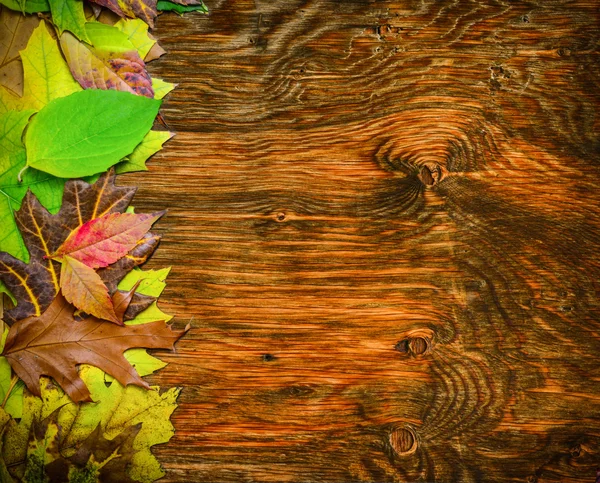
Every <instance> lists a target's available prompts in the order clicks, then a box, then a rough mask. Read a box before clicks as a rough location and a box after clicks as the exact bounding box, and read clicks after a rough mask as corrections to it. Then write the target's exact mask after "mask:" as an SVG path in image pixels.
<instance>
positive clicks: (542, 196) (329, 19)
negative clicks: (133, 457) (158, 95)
mask: <svg viewBox="0 0 600 483" xmlns="http://www.w3.org/2000/svg"><path fill="white" fill-rule="evenodd" d="M208 6H209V8H210V15H209V16H208V17H206V16H201V15H194V14H191V15H186V16H184V17H182V18H180V17H177V16H175V15H165V16H163V17H161V18H160V19H159V21H158V24H157V29H156V31H155V33H156V35H157V36H158V37H159V38H160V41H161V43H162V45H163V47H165V49H166V50H167V51H168V52H169V55H167V56H165V57H163V58H162V59H161V60H159V61H157V62H154V63H153V64H151V71H152V73H153V75H155V76H158V77H163V78H165V79H166V80H171V81H176V82H179V83H180V85H179V88H178V89H177V90H176V91H175V92H174V93H173V94H172V95H171V96H170V98H169V99H168V101H167V102H166V103H165V105H164V108H163V109H162V113H163V115H164V117H165V119H166V121H167V123H168V124H169V126H170V127H171V128H172V129H174V130H176V131H177V132H178V135H177V137H176V138H175V139H174V140H172V141H171V142H170V143H169V144H168V145H167V147H166V149H165V150H164V151H163V152H162V153H161V154H160V155H158V156H156V157H155V158H154V161H153V163H152V165H151V166H152V168H151V170H150V172H149V173H144V174H136V175H132V176H128V177H124V178H122V179H124V180H125V181H124V182H128V183H129V182H131V183H135V184H138V185H140V190H139V192H138V195H137V197H136V202H135V204H136V207H137V208H138V209H140V210H141V211H146V210H151V209H157V210H158V209H162V208H164V207H168V208H169V210H170V211H169V214H168V217H166V219H164V221H161V223H160V224H159V225H160V228H161V229H162V233H163V235H164V238H163V243H162V244H161V247H160V249H159V250H158V251H157V252H156V254H155V256H154V259H153V260H152V262H151V263H150V264H149V266H152V267H162V266H166V265H173V271H172V274H171V276H170V278H169V282H170V283H169V285H168V288H167V290H166V292H165V294H164V296H163V298H162V299H161V300H162V308H163V309H164V310H165V311H169V312H171V313H174V314H176V316H177V319H178V320H179V321H181V322H182V323H184V322H186V321H188V320H189V319H192V318H193V326H194V329H193V330H192V331H191V332H190V333H189V336H187V337H186V339H185V340H183V341H181V343H180V344H179V347H178V350H177V354H176V355H172V354H171V355H169V354H167V355H164V358H165V359H166V360H167V361H168V362H169V363H170V365H169V366H168V367H167V368H166V369H165V370H163V371H162V372H160V373H159V374H158V375H157V376H156V377H154V378H153V380H152V381H153V382H154V383H158V384H160V385H164V386H174V385H181V386H183V387H184V390H183V392H182V395H181V398H180V407H179V409H178V410H177V411H176V412H175V413H174V416H173V421H174V424H175V427H176V434H175V436H174V438H173V439H172V440H171V442H170V444H168V445H164V446H162V447H160V448H158V449H157V451H156V453H157V455H158V456H159V459H160V460H161V461H162V463H163V464H164V466H165V468H166V469H167V471H168V473H167V476H166V478H165V480H164V481H166V482H167V481H168V482H175V481H178V482H184V481H211V482H212V481H224V482H241V481H257V482H288V481H289V482H307V481H318V482H350V481H373V482H384V481H440V482H481V481H485V482H509V481H510V482H512V481H514V482H530V483H531V482H535V481H538V482H594V481H596V468H597V467H598V466H599V465H600V446H599V443H600V364H599V363H598V357H599V354H600V304H599V299H598V295H599V292H600V266H599V260H600V190H599V188H600V155H599V153H600V140H599V135H598V133H599V132H600V129H599V128H600V121H599V117H598V106H599V96H600V89H599V88H600V85H599V84H600V63H599V55H598V52H599V51H598V46H599V39H600V22H599V10H600V4H599V3H598V1H593V0H588V1H581V0H573V1H559V0H556V1H550V0H539V1H528V2H518V1H510V2H509V1H493V0H485V1H483V0H470V1H469V0H464V1H463V0H460V1H446V0H441V1H434V0H419V1H417V0H404V1H387V2H386V1H366V0H364V1H358V0H344V1H333V0H330V1H326V0H306V1H299V0H277V1H276V0H253V1H249V0H228V1H225V0H221V1H219V0H214V1H210V0H209V1H208Z"/></svg>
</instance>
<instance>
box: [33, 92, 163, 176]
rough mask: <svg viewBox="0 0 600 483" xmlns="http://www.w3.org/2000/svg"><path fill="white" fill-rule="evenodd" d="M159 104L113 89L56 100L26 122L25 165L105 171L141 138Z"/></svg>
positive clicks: (75, 172)
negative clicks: (28, 122)
mask: <svg viewBox="0 0 600 483" xmlns="http://www.w3.org/2000/svg"><path fill="white" fill-rule="evenodd" d="M159 107H160V101H157V100H154V99H148V98H146V97H140V96H135V95H132V94H129V93H127V92H118V91H97V90H85V91H82V92H76V93H74V94H71V95H69V96H67V97H63V98H60V99H55V100H54V101H52V102H50V103H49V104H48V105H47V106H46V107H45V108H44V109H42V110H41V111H40V112H39V113H38V114H37V115H36V116H35V117H34V118H33V120H32V121H31V122H30V124H29V127H28V129H27V132H26V134H25V146H26V149H27V165H28V166H30V167H33V168H36V169H39V170H40V171H44V172H46V173H50V174H52V175H54V176H58V177H63V178H71V177H73V178H74V177H81V176H90V175H93V174H96V173H99V172H102V171H105V170H106V169H108V168H109V167H111V166H113V165H114V164H116V163H118V162H119V161H120V160H121V159H122V158H123V157H124V156H127V155H128V154H129V153H131V152H132V151H133V150H134V149H135V147H136V146H137V145H138V144H139V143H140V142H141V141H142V139H143V138H144V136H145V135H146V133H147V132H148V131H149V130H150V128H151V127H152V123H153V122H154V118H155V117H156V114H157V113H158V108H159ZM59 126H60V128H59ZM74 160H77V162H74Z"/></svg>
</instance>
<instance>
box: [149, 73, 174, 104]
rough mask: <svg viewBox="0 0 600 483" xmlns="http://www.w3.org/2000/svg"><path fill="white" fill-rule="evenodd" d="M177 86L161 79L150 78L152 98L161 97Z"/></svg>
mask: <svg viewBox="0 0 600 483" xmlns="http://www.w3.org/2000/svg"><path fill="white" fill-rule="evenodd" d="M175 87H177V84H172V83H171V82H165V81H164V80H162V79H156V78H154V77H153V78H152V89H154V99H162V98H163V97H165V96H166V95H167V94H168V93H169V92H171V91H172V90H173V89H175Z"/></svg>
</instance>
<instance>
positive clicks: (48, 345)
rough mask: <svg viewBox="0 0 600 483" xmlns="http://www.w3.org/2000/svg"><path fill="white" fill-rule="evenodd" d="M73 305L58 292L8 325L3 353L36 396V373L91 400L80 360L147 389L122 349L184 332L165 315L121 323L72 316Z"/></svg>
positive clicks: (156, 343)
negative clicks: (37, 311)
mask: <svg viewBox="0 0 600 483" xmlns="http://www.w3.org/2000/svg"><path fill="white" fill-rule="evenodd" d="M74 310H75V308H74V307H73V306H72V305H70V304H69V303H68V302H67V301H66V300H65V298H64V297H63V296H62V294H60V293H59V294H58V295H57V296H56V298H55V299H54V301H53V302H52V304H50V306H49V307H48V309H46V311H45V312H44V313H43V314H42V315H41V316H39V317H28V318H26V319H23V320H20V321H18V322H17V323H15V324H13V325H12V327H11V328H10V330H9V333H8V337H7V339H6V344H5V346H4V352H3V355H4V356H5V357H6V359H7V360H8V362H9V363H10V365H11V367H12V368H13V370H14V371H15V373H16V374H17V375H18V376H19V377H20V378H21V379H22V380H23V382H24V383H25V385H26V386H27V388H28V389H29V391H30V392H31V393H33V394H35V395H37V396H40V395H41V393H40V386H39V379H40V377H41V376H42V375H48V376H51V377H53V378H54V380H55V381H56V382H57V383H58V384H59V385H60V386H61V387H62V388H63V389H64V390H65V392H66V393H67V394H68V395H69V397H70V398H71V399H72V400H73V401H75V402H81V401H91V395H90V392H89V390H88V388H87V387H86V385H85V383H84V382H83V380H82V379H81V377H80V376H79V373H78V370H77V366H78V365H79V364H91V365H93V366H96V367H98V368H100V369H102V370H103V371H105V372H106V373H108V374H110V375H111V376H113V377H114V378H115V379H117V380H118V381H119V382H120V383H121V384H123V385H127V384H135V385H137V386H140V387H144V388H147V389H148V388H149V387H150V386H149V385H148V384H147V383H146V382H145V381H144V380H143V379H142V378H141V377H140V376H139V375H138V374H137V373H136V372H135V369H134V368H133V367H132V366H131V364H129V362H127V359H125V357H123V352H124V351H125V350H127V349H131V348H133V347H144V348H151V349H172V348H173V344H174V343H175V342H176V341H177V340H178V339H179V338H180V337H181V336H182V335H183V334H184V333H185V332H186V331H185V330H182V331H173V330H171V328H170V327H169V326H167V325H166V324H165V322H163V321H159V322H153V323H150V324H141V325H131V326H124V327H120V326H117V325H115V324H112V323H110V322H104V321H102V320H99V319H97V318H95V317H93V316H90V317H87V318H85V319H83V320H75V318H74Z"/></svg>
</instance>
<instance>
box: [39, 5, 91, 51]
mask: <svg viewBox="0 0 600 483" xmlns="http://www.w3.org/2000/svg"><path fill="white" fill-rule="evenodd" d="M48 1H49V3H50V11H51V12H52V21H53V22H54V24H55V25H56V28H57V29H58V33H59V34H62V33H63V32H64V31H65V30H68V31H69V32H71V33H73V35H75V36H76V37H77V38H78V39H80V40H83V41H84V42H89V41H90V39H89V38H88V36H87V33H86V31H85V14H84V13H83V1H82V0H48Z"/></svg>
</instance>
